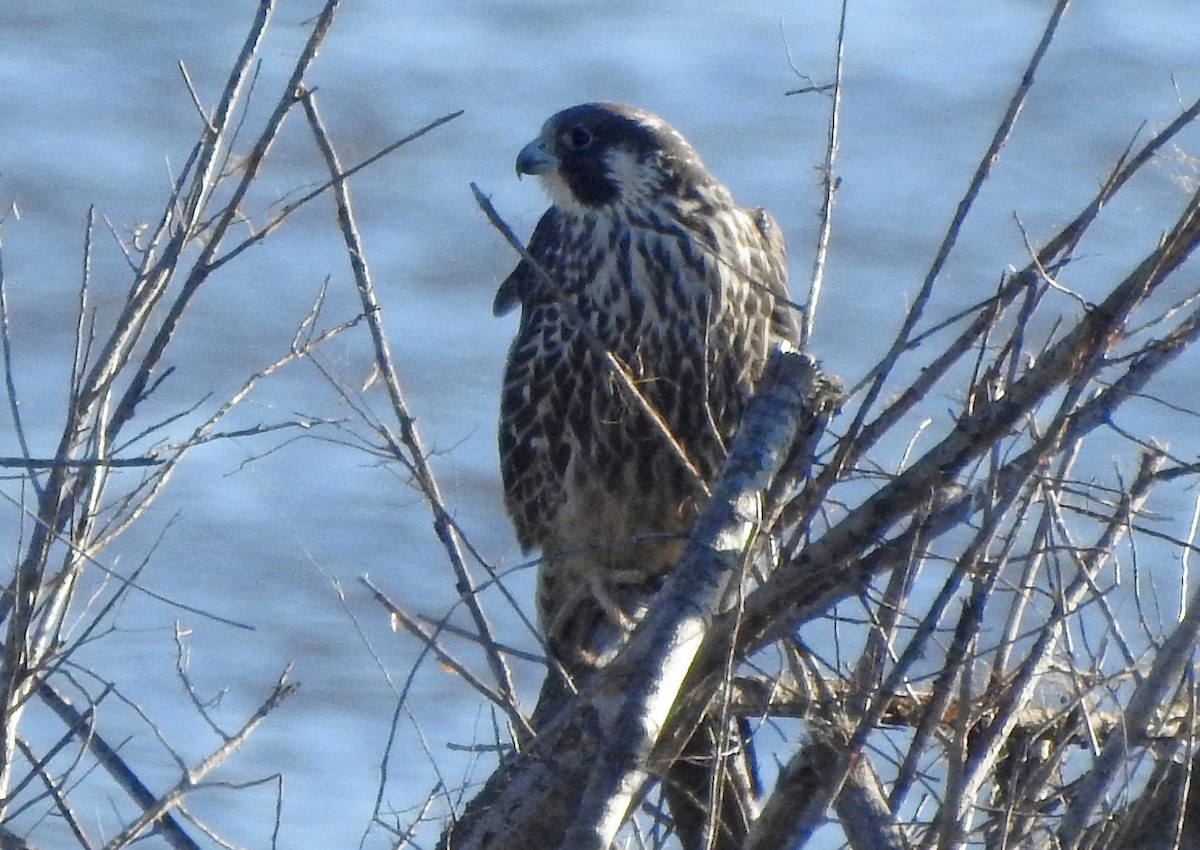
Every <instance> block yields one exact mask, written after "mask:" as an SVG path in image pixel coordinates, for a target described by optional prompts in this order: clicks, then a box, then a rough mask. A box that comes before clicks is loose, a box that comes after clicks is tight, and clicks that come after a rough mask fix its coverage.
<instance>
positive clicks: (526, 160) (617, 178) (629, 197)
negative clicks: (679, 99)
mask: <svg viewBox="0 0 1200 850" xmlns="http://www.w3.org/2000/svg"><path fill="white" fill-rule="evenodd" d="M522 174H534V175H537V176H538V177H539V178H541V181H542V185H543V186H544V187H545V188H546V191H547V192H549V194H550V198H551V200H553V202H554V203H555V205H556V206H558V207H559V208H560V209H562V210H563V211H565V212H571V213H585V212H595V211H599V210H600V209H602V208H605V207H618V206H634V205H639V204H644V203H647V202H657V201H659V200H662V199H664V198H670V197H675V198H684V197H689V196H693V195H694V194H695V193H696V192H697V190H700V191H702V192H703V191H710V192H711V191H712V190H714V189H719V187H720V184H719V183H717V182H716V180H714V179H713V177H712V176H711V175H710V174H709V173H708V171H707V170H706V169H705V167H704V163H702V162H701V161H700V156H699V154H697V153H696V151H695V149H694V148H693V147H692V146H691V145H690V144H688V141H687V139H685V138H684V137H683V135H682V134H681V133H680V132H679V131H678V130H676V129H675V128H674V127H672V126H671V125H670V124H668V123H667V122H666V121H663V120H662V119H661V118H659V117H658V116H657V115H652V114H650V113H649V112H645V111H643V110H641V109H637V108H636V107H633V106H626V105H625V104H621V103H584V104H581V105H579V106H572V107H571V108H570V109H564V110H563V111H562V112H559V113H558V114H556V115H553V116H551V117H550V120H548V121H547V122H546V123H545V125H544V126H543V127H542V132H541V135H539V136H538V137H537V138H536V139H534V140H533V141H532V142H530V143H529V144H527V145H526V146H525V147H524V148H522V149H521V153H520V154H519V155H518V156H517V175H518V176H520V175H522Z"/></svg>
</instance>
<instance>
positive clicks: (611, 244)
mask: <svg viewBox="0 0 1200 850" xmlns="http://www.w3.org/2000/svg"><path fill="white" fill-rule="evenodd" d="M517 174H518V175H522V174H531V175H536V176H537V177H538V178H539V179H540V181H541V183H542V185H543V186H544V187H545V189H546V190H547V192H548V193H549V196H550V199H551V201H552V206H551V207H550V209H549V210H547V211H546V213H545V214H544V215H543V216H542V218H541V220H540V221H539V222H538V224H537V227H536V228H535V229H534V233H533V236H532V238H531V239H530V242H529V246H528V251H527V255H526V256H525V257H524V258H523V259H522V260H521V261H520V263H519V264H518V265H517V268H516V269H515V270H514V271H513V272H512V274H510V275H509V276H508V278H507V279H506V280H505V281H504V282H503V283H502V284H501V286H500V289H499V292H498V293H497V295H496V300H495V305H494V309H495V313H496V314H497V315H501V314H504V313H507V312H508V311H510V310H511V309H513V308H514V307H516V306H518V305H519V306H520V307H521V320H520V326H519V329H518V331H517V336H516V339H515V340H514V341H513V343H512V346H511V348H510V350H509V354H508V363H507V367H506V369H505V375H504V388H503V394H502V400H501V408H500V435H499V442H500V461H501V469H502V475H503V479H504V490H505V501H506V506H507V508H508V512H509V514H510V515H511V517H512V519H513V523H514V525H515V527H516V533H517V539H518V541H519V543H520V544H521V546H522V547H523V548H524V549H525V550H526V551H530V550H534V549H538V550H540V551H541V553H542V561H541V567H540V572H539V577H538V591H537V609H538V615H539V620H540V623H541V627H542V629H543V630H544V632H545V637H546V640H547V644H548V646H549V648H550V651H551V654H552V655H553V656H554V658H555V660H557V661H558V662H559V664H561V666H562V667H563V668H564V669H565V670H566V672H567V673H568V674H570V675H580V674H583V673H585V672H586V671H587V670H589V669H591V668H594V667H595V666H596V665H598V664H601V663H603V660H604V659H603V658H602V657H599V656H597V655H596V653H595V651H594V649H593V644H592V643H591V641H590V636H591V635H592V634H593V633H594V631H595V630H596V629H597V628H603V627H608V628H613V627H615V628H617V629H625V628H626V627H627V626H628V624H629V622H630V621H631V620H632V619H634V618H635V617H636V615H637V613H638V611H639V609H640V607H644V606H645V604H646V602H647V600H648V599H649V598H651V596H652V594H653V592H654V591H655V590H656V589H657V588H658V586H659V585H660V584H661V581H662V578H663V576H664V575H665V574H666V573H667V572H668V571H669V570H670V568H671V567H672V566H673V565H674V564H675V562H676V561H677V560H678V558H679V556H680V555H681V553H682V551H683V548H684V542H685V541H684V535H685V533H686V531H687V529H688V527H689V525H690V523H691V521H692V519H693V518H694V517H695V515H696V513H697V512H698V510H699V509H700V508H701V507H703V505H704V503H705V501H706V499H707V497H708V484H709V483H711V481H712V480H713V479H714V477H715V476H716V473H717V471H718V470H719V468H720V465H721V462H722V460H723V459H724V457H725V454H726V449H727V446H728V443H729V441H730V439H731V438H732V436H733V435H734V433H735V432H736V430H737V427H738V424H739V421H740V419H741V416H742V413H743V410H744V409H745V407H746V404H747V401H748V400H749V398H750V396H751V394H752V393H753V391H754V387H755V382H756V381H757V380H758V378H759V377H760V375H761V374H762V371H763V369H764V367H765V365H766V362H767V359H768V357H769V356H770V354H771V352H772V350H773V349H774V347H775V346H776V345H777V344H778V343H780V342H781V341H787V342H791V343H795V342H796V340H797V339H798V336H799V335H798V329H797V323H796V320H795V317H794V316H793V312H792V306H791V304H790V302H789V301H788V292H787V268H786V265H785V261H784V246H783V239H782V236H781V235H780V233H779V229H778V226H777V225H776V223H775V221H774V219H773V218H772V217H771V215H770V214H769V213H767V212H766V211H765V210H763V209H743V208H741V207H739V206H737V205H736V204H735V203H734V201H733V198H732V196H731V195H730V192H729V190H728V189H727V188H726V187H725V186H724V185H722V184H721V183H720V182H719V181H718V180H717V179H716V178H714V177H713V176H712V175H711V174H710V173H709V172H708V170H707V169H706V168H705V166H704V163H703V162H702V161H701V159H700V156H699V155H698V154H697V153H696V151H695V149H693V148H692V146H691V145H690V144H689V143H688V141H687V140H686V139H685V138H684V137H683V136H682V135H681V134H680V133H679V132H678V131H677V130H675V129H674V128H672V127H671V126H670V125H668V124H667V123H666V122H665V121H663V120H662V119H661V118H658V117H657V116H655V115H651V114H650V113H648V112H645V111H643V110H640V109H636V108H634V107H631V106H625V105H622V104H615V103H587V104H582V105H580V106H574V107H571V108H570V109H566V110H564V111H562V112H559V113H558V114H556V115H554V116H552V117H551V118H550V119H549V120H548V121H547V122H546V123H545V125H544V126H543V127H542V130H541V134H540V135H539V136H538V137H537V138H536V139H534V140H533V141H531V142H530V143H529V144H528V145H526V146H525V147H524V148H523V149H522V150H521V152H520V154H519V155H518V157H517ZM698 737H699V736H698ZM711 739H712V736H711V735H709V738H708V740H710V741H711ZM704 790H705V789H701V791H704ZM692 798H693V802H694V803H696V804H697V805H696V806H694V808H696V811H692V812H690V813H689V814H688V815H687V817H691V818H692V820H695V819H696V818H697V816H698V815H699V814H702V812H703V809H704V806H703V803H702V802H701V801H697V800H696V799H695V793H693V794H692ZM683 805H684V804H683V803H681V804H680V805H679V806H676V805H675V804H674V803H673V804H672V809H673V812H674V814H675V818H676V820H677V821H682V820H684V819H685V817H684V816H682V815H681V813H680V812H679V811H674V810H675V809H677V808H682V807H683ZM727 831H728V828H727ZM685 846H686V842H685ZM715 846H722V845H721V844H720V843H717V844H716V845H715Z"/></svg>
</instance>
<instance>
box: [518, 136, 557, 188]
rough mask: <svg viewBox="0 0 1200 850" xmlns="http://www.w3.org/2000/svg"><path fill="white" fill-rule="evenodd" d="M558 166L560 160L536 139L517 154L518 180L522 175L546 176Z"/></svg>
mask: <svg viewBox="0 0 1200 850" xmlns="http://www.w3.org/2000/svg"><path fill="white" fill-rule="evenodd" d="M557 164H558V160H557V159H555V158H554V156H553V154H551V153H550V152H549V151H547V150H546V143H545V142H544V141H542V140H541V139H534V140H533V141H532V142H530V143H529V144H527V145H526V146H525V147H523V148H521V152H520V153H519V154H517V179H518V180H519V179H520V178H521V175H522V174H545V173H546V172H547V171H549V170H550V169H552V168H554V166H556V165H557Z"/></svg>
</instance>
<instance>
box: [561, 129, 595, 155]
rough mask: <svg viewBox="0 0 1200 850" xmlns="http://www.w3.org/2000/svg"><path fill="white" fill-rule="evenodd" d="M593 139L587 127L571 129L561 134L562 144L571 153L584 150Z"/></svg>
mask: <svg viewBox="0 0 1200 850" xmlns="http://www.w3.org/2000/svg"><path fill="white" fill-rule="evenodd" d="M595 139H596V137H595V136H594V135H592V131H591V130H589V129H588V128H587V127H572V128H571V129H569V130H564V131H563V134H562V143H563V144H564V145H566V146H567V148H568V150H573V151H582V150H586V149H587V148H589V147H590V146H591V144H592V142H593V141H595Z"/></svg>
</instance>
